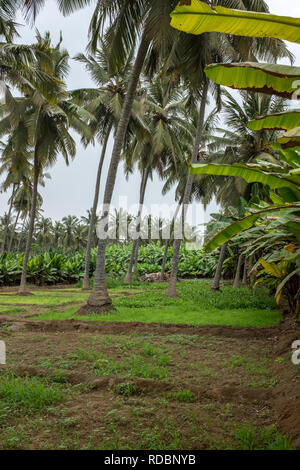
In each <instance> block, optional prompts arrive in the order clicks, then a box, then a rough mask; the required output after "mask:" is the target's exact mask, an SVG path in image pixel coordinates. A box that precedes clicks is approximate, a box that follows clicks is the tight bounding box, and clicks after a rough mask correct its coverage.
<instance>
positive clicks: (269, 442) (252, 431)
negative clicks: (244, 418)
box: [235, 424, 293, 450]
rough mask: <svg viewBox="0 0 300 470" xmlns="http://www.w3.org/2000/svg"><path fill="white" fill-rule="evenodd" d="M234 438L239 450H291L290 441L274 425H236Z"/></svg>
mask: <svg viewBox="0 0 300 470" xmlns="http://www.w3.org/2000/svg"><path fill="white" fill-rule="evenodd" d="M235 439H236V440H237V442H238V447H239V449H241V450H292V449H293V448H292V446H291V443H290V442H289V440H288V439H287V438H286V437H285V436H282V435H281V434H279V432H278V431H277V429H276V426H268V427H265V428H256V427H255V426H253V425H252V424H250V425H244V426H238V427H236V430H235Z"/></svg>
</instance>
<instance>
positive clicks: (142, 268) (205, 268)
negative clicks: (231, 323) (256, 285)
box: [0, 243, 216, 287]
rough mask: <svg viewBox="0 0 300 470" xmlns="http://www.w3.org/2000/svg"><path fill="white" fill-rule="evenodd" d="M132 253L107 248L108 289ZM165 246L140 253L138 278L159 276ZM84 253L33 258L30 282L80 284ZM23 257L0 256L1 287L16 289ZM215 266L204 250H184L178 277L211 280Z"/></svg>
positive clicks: (125, 248) (53, 253)
mask: <svg viewBox="0 0 300 470" xmlns="http://www.w3.org/2000/svg"><path fill="white" fill-rule="evenodd" d="M130 253H131V245H108V246H107V251H106V273H107V274H108V275H109V277H110V279H109V281H108V287H114V286H115V285H116V284H118V281H117V280H114V279H113V278H114V277H120V276H122V275H124V274H125V273H126V270H127V267H128V262H129V258H130ZM163 253H164V246H160V245H159V244H155V243H150V244H148V245H145V246H142V247H141V248H140V250H139V260H138V274H139V275H142V274H147V273H153V272H160V269H161V262H162V259H163ZM172 253H173V250H172V248H170V249H169V251H168V261H167V265H166V270H167V272H168V270H169V269H170V265H171V259H172ZM96 255H97V250H96V249H93V250H92V254H91V275H92V274H93V272H94V270H95V267H96ZM84 261H85V252H84V251H81V252H77V253H75V254H71V253H70V254H61V253H59V252H56V251H49V252H45V253H42V254H39V255H36V256H32V257H31V258H30V259H29V262H28V282H30V283H33V284H38V285H47V284H57V283H76V282H79V281H80V280H81V279H82V277H83V273H84ZM22 265H23V254H13V253H7V254H3V255H0V285H15V284H17V283H19V282H20V278H21V272H22ZM215 266H216V255H211V254H207V253H204V252H203V251H202V250H197V251H195V250H187V249H185V248H184V247H182V249H181V254H180V262H179V270H178V272H179V276H181V277H188V276H190V277H211V276H212V275H213V273H214V270H215Z"/></svg>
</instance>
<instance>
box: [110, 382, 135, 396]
mask: <svg viewBox="0 0 300 470" xmlns="http://www.w3.org/2000/svg"><path fill="white" fill-rule="evenodd" d="M113 390H114V392H115V393H117V394H118V395H122V396H125V397H131V396H132V395H135V394H136V393H137V392H138V389H137V386H136V385H135V384H132V383H130V382H121V383H119V384H116V385H115V386H114V387H113Z"/></svg>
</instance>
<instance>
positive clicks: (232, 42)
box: [166, 0, 292, 297]
mask: <svg viewBox="0 0 300 470" xmlns="http://www.w3.org/2000/svg"><path fill="white" fill-rule="evenodd" d="M241 3H242V2H240V1H239V0H233V1H228V0H219V1H217V2H216V4H219V5H222V6H225V7H226V6H230V7H231V8H236V9H243V10H244V9H245V10H246V9H247V10H250V11H251V10H252V11H258V10H259V11H263V12H268V11H269V9H268V6H267V4H266V3H265V2H264V1H262V0H261V1H260V0H259V1H257V0H249V1H247V4H245V2H244V3H242V4H241ZM271 55H273V56H274V59H278V58H280V57H283V56H287V57H289V58H290V59H291V60H292V55H291V54H290V53H289V52H288V50H287V48H286V46H285V45H284V43H283V41H278V40H269V39H268V40H266V41H264V40H263V39H262V40H259V41H256V40H253V39H252V38H241V37H235V38H233V39H232V38H231V37H229V36H226V35H222V34H219V33H206V34H202V35H201V36H197V37H195V36H192V35H184V34H183V35H182V36H180V40H178V44H175V45H174V48H173V50H172V54H171V55H170V58H169V64H168V65H169V67H170V70H171V71H172V72H173V73H174V71H175V73H177V74H181V75H183V78H184V80H185V83H186V84H187V86H188V87H189V89H190V94H191V102H198V105H199V120H198V125H197V132H196V138H195V143H194V149H193V153H192V158H191V163H195V162H196V161H197V156H198V151H199V147H200V145H201V142H202V141H203V125H204V118H205V111H206V102H207V98H208V91H209V88H210V87H211V86H212V84H211V83H210V82H209V81H208V79H207V78H206V76H205V77H203V75H202V74H201V72H202V73H203V70H204V68H205V66H206V65H208V64H211V63H218V62H228V61H232V60H235V61H240V60H256V56H259V57H261V58H270V56H271ZM199 68H200V70H199ZM199 79H200V80H201V84H199ZM200 90H201V97H200V96H199V92H200ZM211 91H212V94H213V95H215V98H216V99H217V103H218V105H220V103H221V101H220V93H219V92H220V89H219V88H218V87H214V88H211ZM199 103H200V104H199ZM192 184H193V175H192V174H189V176H188V179H187V182H186V187H185V191H184V196H183V207H182V220H184V212H185V210H186V205H187V204H188V201H189V196H190V192H191V188H192ZM180 245H181V240H180V239H178V240H175V242H174V252H173V258H172V268H171V277H170V282H169V286H168V290H167V294H166V295H167V296H168V297H176V296H177V293H176V283H177V271H178V262H179V253H180Z"/></svg>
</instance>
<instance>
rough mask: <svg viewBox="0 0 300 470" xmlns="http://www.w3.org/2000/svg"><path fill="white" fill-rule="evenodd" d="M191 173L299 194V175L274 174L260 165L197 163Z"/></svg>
mask: <svg viewBox="0 0 300 470" xmlns="http://www.w3.org/2000/svg"><path fill="white" fill-rule="evenodd" d="M189 171H190V173H192V174H194V175H218V176H236V177H239V178H243V179H244V180H246V181H247V183H262V184H266V185H268V186H269V187H270V188H271V189H277V188H284V187H287V188H291V189H292V190H293V191H295V192H296V193H299V190H298V185H297V181H298V177H297V175H295V176H289V175H284V174H283V175H282V174H279V173H276V174H274V173H273V172H272V173H271V172H268V171H267V170H266V169H264V168H261V167H259V166H258V165H251V166H250V165H243V164H240V163H233V164H232V165H226V164H218V163H209V164H203V163H197V164H194V165H190V169H189ZM299 194H300V193H299Z"/></svg>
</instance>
